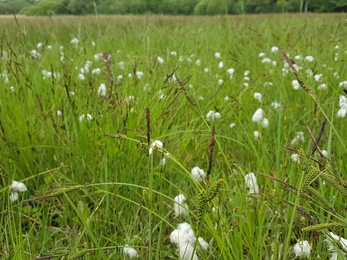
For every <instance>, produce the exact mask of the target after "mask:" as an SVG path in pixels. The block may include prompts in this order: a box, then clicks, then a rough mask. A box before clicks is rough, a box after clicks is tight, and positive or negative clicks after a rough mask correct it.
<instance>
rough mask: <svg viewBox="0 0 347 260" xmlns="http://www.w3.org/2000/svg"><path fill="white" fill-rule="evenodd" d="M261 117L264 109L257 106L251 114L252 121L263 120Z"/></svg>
mask: <svg viewBox="0 0 347 260" xmlns="http://www.w3.org/2000/svg"><path fill="white" fill-rule="evenodd" d="M263 118H264V110H263V109H262V108H258V109H257V110H256V111H255V112H254V114H253V116H252V121H253V122H254V123H258V124H259V123H260V122H261V121H262V120H263Z"/></svg>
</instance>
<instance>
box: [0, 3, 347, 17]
mask: <svg viewBox="0 0 347 260" xmlns="http://www.w3.org/2000/svg"><path fill="white" fill-rule="evenodd" d="M95 9H96V10H97V12H98V13H99V14H170V15H192V14H197V15H215V14H249V13H281V12H345V11H347V0H0V14H25V15H64V14H70V15H85V14H93V13H95Z"/></svg>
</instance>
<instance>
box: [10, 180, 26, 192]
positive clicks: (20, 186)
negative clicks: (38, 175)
mask: <svg viewBox="0 0 347 260" xmlns="http://www.w3.org/2000/svg"><path fill="white" fill-rule="evenodd" d="M11 191H16V192H24V191H27V187H26V186H25V184H24V183H23V182H19V181H12V184H11Z"/></svg>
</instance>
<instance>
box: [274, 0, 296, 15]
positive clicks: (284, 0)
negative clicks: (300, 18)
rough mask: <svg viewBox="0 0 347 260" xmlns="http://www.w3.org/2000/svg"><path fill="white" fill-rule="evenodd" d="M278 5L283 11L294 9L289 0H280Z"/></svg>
mask: <svg viewBox="0 0 347 260" xmlns="http://www.w3.org/2000/svg"><path fill="white" fill-rule="evenodd" d="M276 6H277V7H278V8H279V10H281V12H282V13H284V12H288V11H291V10H292V9H293V7H292V6H291V5H290V3H289V2H288V1H287V0H278V1H277V2H276Z"/></svg>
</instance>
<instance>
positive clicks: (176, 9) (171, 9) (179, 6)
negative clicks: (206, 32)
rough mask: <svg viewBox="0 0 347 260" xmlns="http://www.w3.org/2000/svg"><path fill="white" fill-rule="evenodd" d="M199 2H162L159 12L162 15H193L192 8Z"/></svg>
mask: <svg viewBox="0 0 347 260" xmlns="http://www.w3.org/2000/svg"><path fill="white" fill-rule="evenodd" d="M198 3H199V0H163V2H162V4H161V7H160V10H162V12H163V13H164V14H175V15H176V14H177V15H178V14H184V15H188V14H194V7H195V6H196V5H197V4H198Z"/></svg>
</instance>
